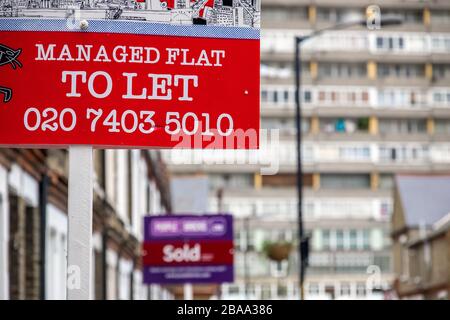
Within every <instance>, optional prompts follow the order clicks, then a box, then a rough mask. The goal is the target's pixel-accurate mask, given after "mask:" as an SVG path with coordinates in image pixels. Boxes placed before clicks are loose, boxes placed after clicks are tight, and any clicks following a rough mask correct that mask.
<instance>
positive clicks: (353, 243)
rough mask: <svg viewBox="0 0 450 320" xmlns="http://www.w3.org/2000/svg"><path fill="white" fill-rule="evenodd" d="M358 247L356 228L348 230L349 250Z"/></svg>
mask: <svg viewBox="0 0 450 320" xmlns="http://www.w3.org/2000/svg"><path fill="white" fill-rule="evenodd" d="M356 249H358V233H357V231H356V230H350V250H356Z"/></svg>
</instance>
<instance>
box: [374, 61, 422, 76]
mask: <svg viewBox="0 0 450 320" xmlns="http://www.w3.org/2000/svg"><path fill="white" fill-rule="evenodd" d="M377 73H378V77H379V78H388V77H391V78H418V77H424V76H425V66H424V65H419V64H384V63H380V64H378V68H377Z"/></svg>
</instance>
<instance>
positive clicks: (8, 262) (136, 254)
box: [0, 149, 172, 299]
mask: <svg viewBox="0 0 450 320" xmlns="http://www.w3.org/2000/svg"><path fill="white" fill-rule="evenodd" d="M94 163H95V174H94V176H95V177H94V204H93V208H94V209H93V220H94V221H93V269H94V270H93V272H92V274H93V283H94V286H93V292H92V297H93V298H95V299H145V298H150V297H152V298H155V299H158V298H171V297H172V294H171V293H169V291H168V290H166V289H165V288H162V287H159V286H150V287H144V286H143V285H142V273H141V262H140V255H141V253H140V250H141V245H140V244H141V241H142V236H143V232H142V220H143V219H142V217H143V215H145V214H164V213H167V212H169V211H170V208H171V204H170V192H169V183H168V174H167V171H166V169H165V165H164V163H163V162H162V161H161V158H160V155H159V153H158V152H155V151H148V150H106V151H104V150H95V151H94ZM67 169H68V157H67V152H66V151H65V150H27V149H1V150H0V227H1V228H0V299H8V298H9V299H64V298H65V297H66V288H65V282H66V281H65V279H66V263H67V262H66V261H67V260H66V257H67V172H68V170H67Z"/></svg>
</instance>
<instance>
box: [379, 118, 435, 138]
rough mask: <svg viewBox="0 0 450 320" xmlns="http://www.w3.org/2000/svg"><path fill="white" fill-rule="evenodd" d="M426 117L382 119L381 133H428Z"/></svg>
mask: <svg viewBox="0 0 450 320" xmlns="http://www.w3.org/2000/svg"><path fill="white" fill-rule="evenodd" d="M426 132H427V125H426V120H425V119H380V133H384V134H402V133H405V134H409V133H426Z"/></svg>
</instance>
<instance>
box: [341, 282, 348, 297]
mask: <svg viewBox="0 0 450 320" xmlns="http://www.w3.org/2000/svg"><path fill="white" fill-rule="evenodd" d="M340 295H341V296H349V295H350V284H349V283H348V282H342V283H341V285H340Z"/></svg>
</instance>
